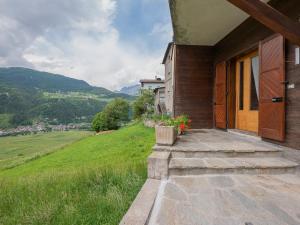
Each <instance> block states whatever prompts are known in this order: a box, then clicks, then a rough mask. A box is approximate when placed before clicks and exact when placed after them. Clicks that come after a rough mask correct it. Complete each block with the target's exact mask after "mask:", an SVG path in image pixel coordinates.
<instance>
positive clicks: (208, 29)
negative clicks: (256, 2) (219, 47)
mask: <svg viewBox="0 0 300 225" xmlns="http://www.w3.org/2000/svg"><path fill="white" fill-rule="evenodd" d="M262 1H263V2H269V0H262ZM169 4H170V10H171V16H172V23H173V31H174V42H175V43H176V44H183V45H205V46H214V45H215V44H216V43H218V42H219V41H220V40H222V39H223V38H224V37H225V36H226V35H228V34H229V33H230V32H231V31H233V30H234V29H235V28H236V27H238V26H239V25H240V24H241V23H242V22H244V21H245V20H246V19H247V18H248V17H249V15H248V14H246V13H245V12H244V11H242V10H241V9H239V8H238V7H236V6H234V5H233V4H231V3H229V2H228V1H227V0H184V1H183V0H169Z"/></svg>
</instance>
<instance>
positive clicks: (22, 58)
mask: <svg viewBox="0 0 300 225" xmlns="http://www.w3.org/2000/svg"><path fill="white" fill-rule="evenodd" d="M171 40H172V28H171V22H170V16H169V9H168V1H167V0H0V66H1V67H9V66H22V67H29V68H33V69H38V70H42V71H47V72H53V73H59V74H63V75H66V76H69V77H73V78H76V79H82V80H85V81H87V82H88V83H90V84H92V85H95V86H103V87H106V88H109V89H111V90H116V89H119V88H120V87H123V86H127V85H131V84H135V83H137V82H138V81H139V80H140V79H141V78H153V77H154V76H155V75H161V76H162V75H163V66H162V65H161V61H162V58H163V54H164V51H165V48H166V46H167V43H168V42H169V41H171Z"/></svg>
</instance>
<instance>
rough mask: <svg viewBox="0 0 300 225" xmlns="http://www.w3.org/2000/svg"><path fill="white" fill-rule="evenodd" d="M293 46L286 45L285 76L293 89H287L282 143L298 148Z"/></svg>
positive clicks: (299, 88)
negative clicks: (284, 135) (284, 133)
mask: <svg viewBox="0 0 300 225" xmlns="http://www.w3.org/2000/svg"><path fill="white" fill-rule="evenodd" d="M295 47H296V46H294V45H293V44H291V43H289V42H288V43H287V45H286V78H287V80H288V81H289V83H290V84H295V88H294V89H287V105H286V141H285V143H284V145H286V146H288V147H293V148H297V149H300V65H295Z"/></svg>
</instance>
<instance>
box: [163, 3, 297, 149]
mask: <svg viewBox="0 0 300 225" xmlns="http://www.w3.org/2000/svg"><path fill="white" fill-rule="evenodd" d="M169 5H170V11H171V17H172V24H173V30H174V40H173V42H172V43H170V44H169V45H168V48H167V51H166V54H165V57H164V59H163V63H164V64H165V70H166V74H165V86H166V87H165V88H166V110H167V112H169V113H171V114H172V115H173V116H177V115H180V114H188V115H189V116H190V117H191V119H192V121H193V123H192V126H193V128H220V129H225V130H226V129H238V130H242V131H246V132H251V133H254V134H255V135H258V136H260V137H262V138H263V139H264V140H266V141H272V142H275V143H278V144H281V145H285V146H289V147H293V148H297V149H300V65H299V45H300V23H299V18H300V1H299V0H270V1H268V0H262V1H260V0H251V1H250V0H201V1H199V0H184V1H182V0H169Z"/></svg>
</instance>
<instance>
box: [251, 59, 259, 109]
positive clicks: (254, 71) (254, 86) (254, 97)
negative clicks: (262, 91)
mask: <svg viewBox="0 0 300 225" xmlns="http://www.w3.org/2000/svg"><path fill="white" fill-rule="evenodd" d="M258 96H259V58H258V56H256V57H253V58H251V99H250V110H258V105H259V104H258Z"/></svg>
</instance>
